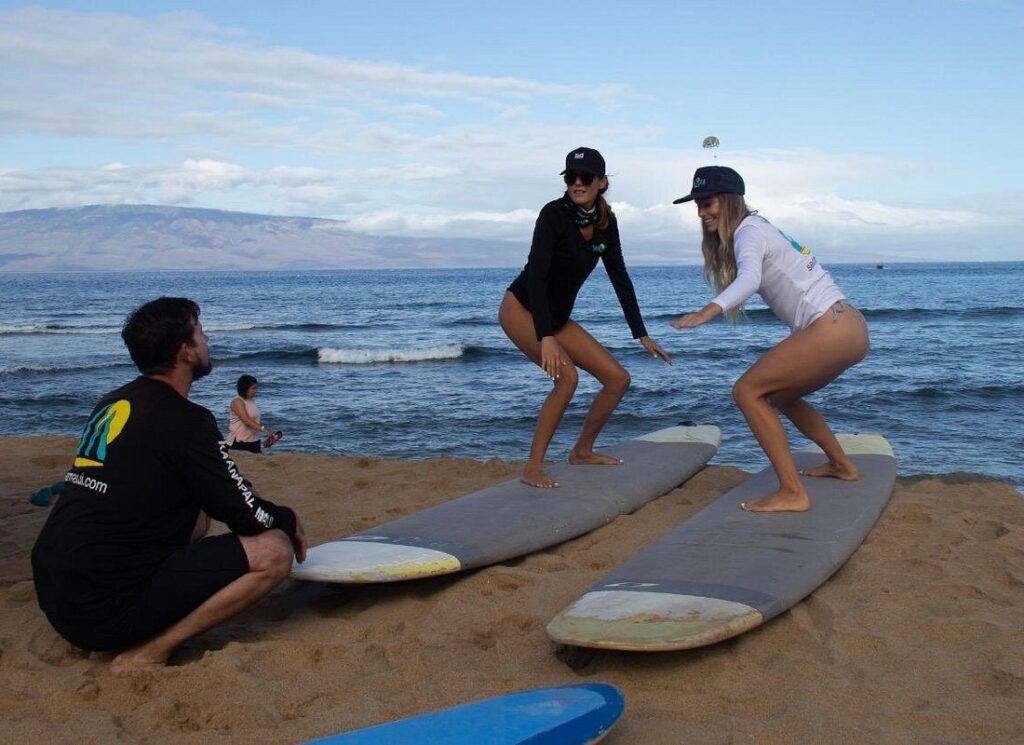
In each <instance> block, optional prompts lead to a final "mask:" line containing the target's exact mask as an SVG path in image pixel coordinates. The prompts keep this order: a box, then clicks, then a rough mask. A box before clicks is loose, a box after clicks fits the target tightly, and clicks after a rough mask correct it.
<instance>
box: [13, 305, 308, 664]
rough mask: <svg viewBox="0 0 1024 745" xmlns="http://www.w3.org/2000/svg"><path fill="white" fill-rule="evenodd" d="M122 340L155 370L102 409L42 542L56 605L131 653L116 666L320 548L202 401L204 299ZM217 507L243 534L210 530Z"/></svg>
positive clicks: (51, 614)
mask: <svg viewBox="0 0 1024 745" xmlns="http://www.w3.org/2000/svg"><path fill="white" fill-rule="evenodd" d="M121 337H122V338H123V339H124V342H125V345H126V346H127V347H128V351H129V352H130V354H131V358H132V361H133V362H134V363H135V364H136V366H137V367H138V368H139V371H140V372H141V373H142V375H140V376H139V377H137V378H136V379H135V380H133V381H132V382H130V383H128V384H127V385H124V386H122V387H120V388H118V389H117V390H115V391H113V392H111V393H109V394H107V395H106V396H104V397H103V398H102V399H100V402H99V403H98V404H97V405H96V408H95V409H94V410H93V412H92V415H91V416H90V417H89V420H88V422H87V423H86V425H85V429H84V431H83V433H82V437H81V440H79V443H78V449H77V451H76V453H75V459H74V462H73V464H72V466H71V468H70V469H69V470H68V472H67V474H66V475H65V477H64V481H65V484H66V487H65V489H64V493H63V495H62V496H61V498H60V500H58V502H57V504H56V506H55V507H54V508H53V510H52V511H51V512H50V515H49V517H48V519H47V521H46V523H45V525H43V529H42V530H41V531H40V533H39V537H38V539H37V540H36V543H35V546H34V547H33V548H32V577H33V581H34V583H35V588H36V595H37V597H38V599H39V606H40V608H41V609H42V611H43V613H45V614H46V617H47V619H49V621H50V623H51V624H52V625H53V627H54V629H56V631H57V633H59V634H60V635H61V636H62V637H64V638H65V639H67V640H68V641H69V642H71V643H72V644H74V645H76V646H78V647H81V648H82V649H86V650H89V651H93V652H103V651H120V654H119V655H118V656H117V657H116V658H115V659H114V660H113V662H112V663H111V670H112V671H114V672H115V673H124V672H129V671H130V670H132V669H134V668H138V667H140V666H144V665H159V664H163V663H165V662H166V661H167V659H168V657H169V656H170V655H171V653H172V652H173V651H174V649H175V648H176V647H177V646H178V645H180V644H181V643H182V642H184V641H185V640H187V639H190V638H191V637H193V636H195V635H197V634H200V633H202V632H204V631H206V630H208V629H210V628H212V627H213V626H215V625H217V624H219V623H222V622H223V621H226V620H227V619H229V618H232V617H233V616H235V615H237V614H238V613H240V612H242V611H243V610H245V609H246V608H248V607H249V606H250V605H252V604H253V603H255V602H256V601H257V600H259V599H260V598H262V597H264V596H265V595H267V594H269V593H270V592H271V591H272V590H273V589H274V588H275V587H277V586H278V585H279V584H281V583H282V582H284V580H285V579H287V577H288V574H289V572H290V571H291V565H292V557H293V556H294V557H295V558H296V559H297V560H298V561H300V562H302V561H304V560H305V557H306V539H305V536H304V534H303V530H302V526H301V523H300V522H299V518H298V516H297V515H296V514H295V512H294V511H292V510H291V509H290V508H288V507H284V506H281V505H277V504H274V503H273V502H271V501H269V500H266V499H263V498H261V497H260V496H258V495H257V493H256V491H255V489H254V488H253V486H252V484H250V483H249V482H248V481H247V480H246V479H244V478H243V477H242V475H241V474H240V473H239V471H238V468H237V467H236V465H235V463H234V462H233V461H232V460H231V458H230V457H229V456H228V452H227V450H226V448H225V445H224V443H223V442H222V438H221V434H220V432H219V431H218V429H217V422H216V420H215V419H214V416H213V414H212V413H210V411H208V410H207V409H205V408H203V407H202V406H200V405H198V404H195V403H192V402H191V401H189V400H188V394H189V391H190V389H191V387H192V383H193V382H194V381H196V380H198V379H199V378H202V377H203V376H205V375H207V374H208V373H209V372H210V370H211V369H212V365H211V364H210V352H209V346H208V341H207V338H206V334H205V333H203V327H202V324H201V323H200V321H199V306H198V305H196V304H195V303H194V302H192V301H191V300H189V299H187V298H170V297H162V298H159V299H157V300H154V301H152V302H149V303H146V304H145V305H143V306H141V307H140V308H138V309H137V310H136V311H135V312H134V313H132V315H131V316H129V318H128V320H127V322H126V323H125V326H124V329H123V330H122V332H121ZM210 517H213V518H214V519H216V520H220V521H221V522H223V523H224V524H226V525H227V527H228V528H229V529H230V531H231V532H229V533H225V534H223V535H217V536H212V537H206V532H207V530H208V528H209V525H210Z"/></svg>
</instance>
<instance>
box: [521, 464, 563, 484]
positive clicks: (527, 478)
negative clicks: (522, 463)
mask: <svg viewBox="0 0 1024 745" xmlns="http://www.w3.org/2000/svg"><path fill="white" fill-rule="evenodd" d="M519 480H520V481H522V482H523V483H524V484H526V485H527V486H536V487H537V488H538V489H557V488H558V482H557V481H555V480H554V479H553V478H551V477H550V476H548V475H547V474H546V473H544V469H542V468H524V469H523V474H522V475H521V476H520V477H519Z"/></svg>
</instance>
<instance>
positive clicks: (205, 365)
mask: <svg viewBox="0 0 1024 745" xmlns="http://www.w3.org/2000/svg"><path fill="white" fill-rule="evenodd" d="M212 371H213V361H212V360H211V359H210V358H209V357H207V358H206V359H205V360H199V359H197V360H196V361H195V362H193V363H192V380H199V379H200V378H205V377H206V376H207V375H209V374H210V373H211V372H212Z"/></svg>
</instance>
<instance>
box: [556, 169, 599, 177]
mask: <svg viewBox="0 0 1024 745" xmlns="http://www.w3.org/2000/svg"><path fill="white" fill-rule="evenodd" d="M569 171H583V172H584V173H590V174H593V175H594V176H597V177H598V178H601V177H602V176H604V174H603V173H598V172H597V171H595V170H593V169H591V168H566V169H565V170H564V171H562V172H561V173H560V174H558V175H559V176H564V175H565V174H567V173H568V172H569Z"/></svg>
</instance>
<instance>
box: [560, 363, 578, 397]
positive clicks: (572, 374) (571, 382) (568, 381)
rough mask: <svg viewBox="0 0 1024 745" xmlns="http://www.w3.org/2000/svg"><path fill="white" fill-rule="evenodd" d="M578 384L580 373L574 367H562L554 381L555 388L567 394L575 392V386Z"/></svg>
mask: <svg viewBox="0 0 1024 745" xmlns="http://www.w3.org/2000/svg"><path fill="white" fill-rule="evenodd" d="M579 383H580V371H579V370H577V369H576V366H575V365H562V367H561V369H560V370H559V372H558V377H557V378H556V379H555V388H556V389H561V390H563V391H568V392H569V393H575V392H576V386H577V385H579Z"/></svg>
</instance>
